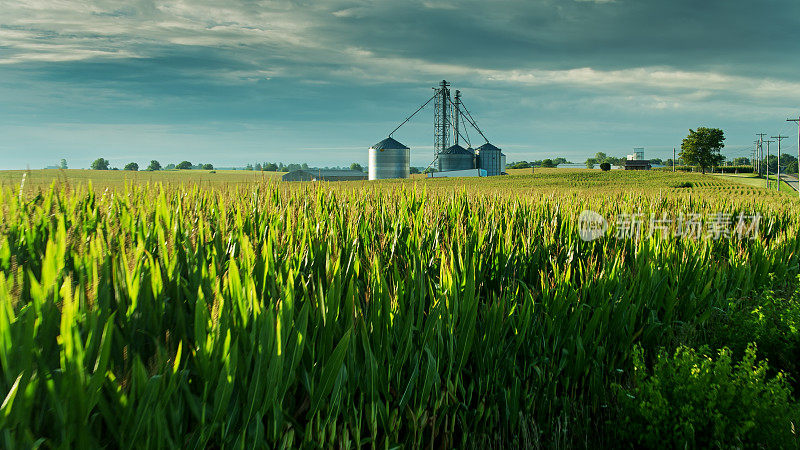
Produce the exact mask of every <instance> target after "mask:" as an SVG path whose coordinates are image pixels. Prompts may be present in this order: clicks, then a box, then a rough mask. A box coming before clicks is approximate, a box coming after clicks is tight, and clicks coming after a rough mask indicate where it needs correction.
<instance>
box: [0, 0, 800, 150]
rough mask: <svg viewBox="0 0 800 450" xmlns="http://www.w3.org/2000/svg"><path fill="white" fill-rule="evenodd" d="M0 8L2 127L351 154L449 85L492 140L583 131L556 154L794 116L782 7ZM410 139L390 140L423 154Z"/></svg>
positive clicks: (798, 9) (796, 90)
mask: <svg viewBox="0 0 800 450" xmlns="http://www.w3.org/2000/svg"><path fill="white" fill-rule="evenodd" d="M3 12H4V14H3V16H2V17H0V96H1V97H2V98H4V100H5V105H4V106H5V107H4V108H2V109H0V121H2V123H4V124H7V125H8V126H27V127H32V128H36V127H47V126H48V124H54V123H72V124H76V123H99V124H157V125H158V126H159V127H161V126H164V127H167V128H168V127H170V126H180V127H183V126H185V125H186V124H195V125H197V126H198V127H199V128H193V130H194V131H192V132H197V133H219V132H220V130H223V131H225V130H227V131H231V130H241V129H243V128H247V127H251V128H250V129H260V128H259V127H262V128H263V129H264V130H267V129H269V130H272V131H270V132H267V131H264V134H258V135H257V136H258V137H257V138H256V137H252V140H253V141H257V140H258V139H263V140H266V141H269V142H273V143H274V144H276V145H277V144H280V145H287V146H297V145H304V144H298V142H305V141H303V140H302V139H299V137H298V138H297V139H295V140H293V139H292V138H291V137H287V136H289V135H287V134H285V133H283V134H282V133H279V132H276V131H275V130H276V129H283V130H285V129H288V128H286V127H295V128H297V127H300V128H302V130H300V131H297V136H300V137H302V138H303V139H305V140H311V141H313V140H315V139H320V140H326V141H328V140H329V141H334V143H333V144H330V145H332V146H334V147H355V146H356V144H358V145H361V144H363V142H362V141H368V143H372V142H371V141H372V140H377V139H375V138H377V137H379V135H380V134H383V133H385V132H386V131H384V129H387V131H388V129H391V128H393V126H394V123H396V122H397V121H399V120H402V118H404V117H405V115H407V114H408V113H409V109H412V110H413V108H414V107H416V105H417V104H418V103H421V102H422V101H424V100H425V99H426V98H427V96H429V95H430V89H429V86H430V85H432V84H433V83H435V82H436V81H438V80H440V79H442V78H448V79H451V80H452V81H454V82H455V83H457V84H458V86H459V87H461V88H465V89H467V90H468V97H466V100H467V102H468V105H471V107H473V108H474V109H475V110H476V111H479V112H480V116H481V120H482V121H483V122H482V123H483V124H484V125H485V127H486V128H492V129H493V130H494V131H495V132H496V133H497V134H495V135H499V136H504V139H505V140H506V142H508V143H509V145H523V146H524V145H527V143H529V142H531V140H532V139H531V135H535V136H536V142H537V143H538V147H542V146H547V147H549V148H559V147H558V146H559V145H562V144H559V143H558V142H556V141H555V140H553V139H551V138H549V137H546V136H545V135H546V134H547V132H546V130H556V131H558V132H560V131H561V130H565V129H566V130H568V129H570V128H569V127H571V126H572V125H570V124H571V123H574V122H582V123H584V124H589V123H591V125H587V126H585V128H584V130H587V131H584V132H580V131H575V130H573V131H571V133H570V135H571V136H573V139H574V140H573V141H572V142H569V143H568V144H563V145H565V146H566V147H569V148H575V147H581V146H583V145H587V144H590V143H591V145H596V144H597V143H598V142H605V143H606V144H605V145H609V146H610V145H617V144H616V143H615V142H614V140H613V139H614V130H634V131H633V133H634V134H635V135H637V136H638V137H635V138H631V139H632V141H636V142H635V143H637V145H639V144H642V145H644V144H647V143H648V142H650V140H653V141H657V142H659V143H661V142H666V141H671V140H673V139H676V136H675V134H677V135H678V136H677V138H679V137H680V136H679V135H680V133H681V132H685V128H687V127H688V126H694V125H693V123H694V122H697V121H698V120H712V121H717V122H719V123H723V124H730V127H731V129H732V131H731V133H732V134H734V137H736V136H735V134H736V133H738V134H739V135H741V138H740V139H739V140H741V141H742V142H746V141H745V136H748V137H747V138H746V139H747V141H749V140H750V138H749V133H750V132H751V131H752V130H751V129H745V128H744V127H745V124H747V123H748V121H751V122H752V121H754V120H755V121H756V122H757V121H759V120H761V121H763V120H766V118H767V117H776V116H781V115H783V114H784V112H787V113H788V112H789V111H791V108H793V107H795V106H796V105H797V104H798V103H800V83H798V82H796V81H795V77H796V73H797V72H798V69H800V67H799V66H800V63H798V62H797V61H796V57H795V55H796V54H798V53H800V52H798V50H800V48H798V47H800V45H799V44H798V43H797V40H796V39H793V34H792V33H793V32H794V28H796V25H797V20H796V18H797V17H798V15H800V3H798V2H796V1H793V0H780V1H778V0H766V1H763V2H758V3H754V2H749V1H748V2H746V1H743V0H728V1H721V0H708V1H702V2H698V1H688V0H674V1H653V0H616V1H572V0H538V1H524V0H519V1H476V0H468V1H458V2H456V1H423V0H412V1H403V2H399V1H398V2H390V1H340V0H334V1H324V2H317V1H259V2H252V1H229V2H224V3H223V2H216V1H210V0H173V1H163V2H155V1H151V0H141V1H140V0H134V1H131V2H128V3H126V5H125V6H123V7H120V6H119V4H118V3H116V2H107V1H105V0H90V1H87V2H59V3H53V2H49V1H47V0H29V1H24V2H18V3H8V4H5V5H4V6H3ZM599 117H602V122H600V121H598V118H599ZM650 120H657V122H658V125H653V123H650V122H647V121H650ZM770 120H771V119H770ZM717 122H715V123H717ZM353 123H357V124H361V126H360V127H355V126H352V124H353ZM287 124H291V125H287ZM298 124H304V125H302V126H300V125H298ZM159 127H156V128H148V130H149V131H148V132H152V133H156V132H159V133H160V132H161V131H158V130H162V128H159ZM253 127H255V128H253ZM276 127H277V128H276ZM365 127H369V129H370V130H371V131H369V132H365V131H364V129H365ZM659 127H660V128H659ZM428 128H429V127H428V126H427V125H426V126H424V127H420V128H419V131H413V130H411V131H410V134H409V136H410V137H409V138H408V139H411V140H415V139H416V140H417V141H418V142H426V145H429V143H427V141H428V140H429V136H428V134H429V131H430V130H429V129H428ZM573 128H574V127H573ZM667 128H668V129H669V130H670V131H668V132H667V131H664V130H665V129H667ZM181 129H183V128H181ZM323 129H324V130H325V131H324V133H326V135H325V136H324V139H323V138H322V137H321V135H320V136H317V135H318V134H320V133H323V131H321V130H323ZM120 130H121V131H119V132H120V133H125V132H127V131H124V130H125V129H124V127H123V128H121V129H120ZM153 130H156V131H153ZM673 130H677V131H673ZM2 131H3V130H0V132H2ZM180 133H184V132H183V131H181V132H180ZM180 133H179V134H180ZM582 133H584V134H582ZM184 134H185V133H184ZM12 135H13V133H12ZM32 135H33V136H34V137H33V139H32V140H31V141H30V142H25V145H26V146H28V148H30V149H32V151H31V152H28V153H27V154H37V150H35V149H37V148H41V149H44V150H41V151H40V152H39V153H38V154H41V155H42V158H44V157H49V155H50V154H55V153H53V152H55V151H56V150H53V149H56V148H57V142H56V141H54V142H48V143H46V145H45V144H42V145H41V146H40V147H36V145H37V144H36V142H37V141H36V134H35V133H32ZM25 136H27V137H26V138H25V139H27V138H29V137H30V136H28V135H27V134H26V135H25ZM69 136H70V139H83V140H84V141H85V144H86V146H87V147H91V146H93V145H95V146H96V145H97V143H96V142H94V141H93V138H92V136H91V135H90V134H87V135H86V136H83V137H81V135H80V134H77V135H76V134H70V135H69ZM254 136H256V135H254ZM370 136H372V137H370ZM168 137H169V136H168ZM226 139H230V140H231V141H232V145H236V140H237V139H239V138H237V135H235V134H234V135H231V134H227V135H226ZM241 139H242V145H245V144H244V141H245V140H246V139H244V138H241ZM598 139H599V141H598ZM617 139H619V138H617ZM737 139H738V137H737ZM170 142H172V141H170ZM515 142H516V143H515ZM729 142H731V140H729ZM5 145H6V146H8V145H11V144H8V143H6V144H5ZM247 145H250V144H247ZM314 145H316V146H324V143H322V142H318V143H316V144H314ZM624 145H627V144H624ZM120 146H122V147H124V143H121V144H120ZM531 151H533V150H531ZM48 152H50V153H48ZM282 155H285V153H282ZM82 157H85V158H88V156H83V155H82ZM512 158H513V155H512Z"/></svg>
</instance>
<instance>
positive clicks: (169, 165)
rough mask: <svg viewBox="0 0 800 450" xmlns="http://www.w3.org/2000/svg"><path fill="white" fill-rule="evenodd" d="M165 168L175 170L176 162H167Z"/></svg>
mask: <svg viewBox="0 0 800 450" xmlns="http://www.w3.org/2000/svg"><path fill="white" fill-rule="evenodd" d="M164 169H166V170H175V164H172V163H170V164H167V167H165V168H164Z"/></svg>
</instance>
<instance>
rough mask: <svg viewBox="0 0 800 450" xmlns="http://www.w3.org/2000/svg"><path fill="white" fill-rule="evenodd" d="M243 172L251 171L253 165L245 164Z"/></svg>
mask: <svg viewBox="0 0 800 450" xmlns="http://www.w3.org/2000/svg"><path fill="white" fill-rule="evenodd" d="M244 170H253V165H252V164H247V165H246V166H244Z"/></svg>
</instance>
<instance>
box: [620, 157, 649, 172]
mask: <svg viewBox="0 0 800 450" xmlns="http://www.w3.org/2000/svg"><path fill="white" fill-rule="evenodd" d="M651 167H652V166H651V165H650V161H648V160H646V159H644V160H642V159H629V160H627V161H625V170H650V168H651Z"/></svg>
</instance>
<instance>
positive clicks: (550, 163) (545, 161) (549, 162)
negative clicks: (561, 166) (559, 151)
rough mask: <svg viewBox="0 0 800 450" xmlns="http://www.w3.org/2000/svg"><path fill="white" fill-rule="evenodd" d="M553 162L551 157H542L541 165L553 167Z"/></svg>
mask: <svg viewBox="0 0 800 450" xmlns="http://www.w3.org/2000/svg"><path fill="white" fill-rule="evenodd" d="M555 166H556V165H555V163H553V160H552V159H543V160H542V167H555Z"/></svg>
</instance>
